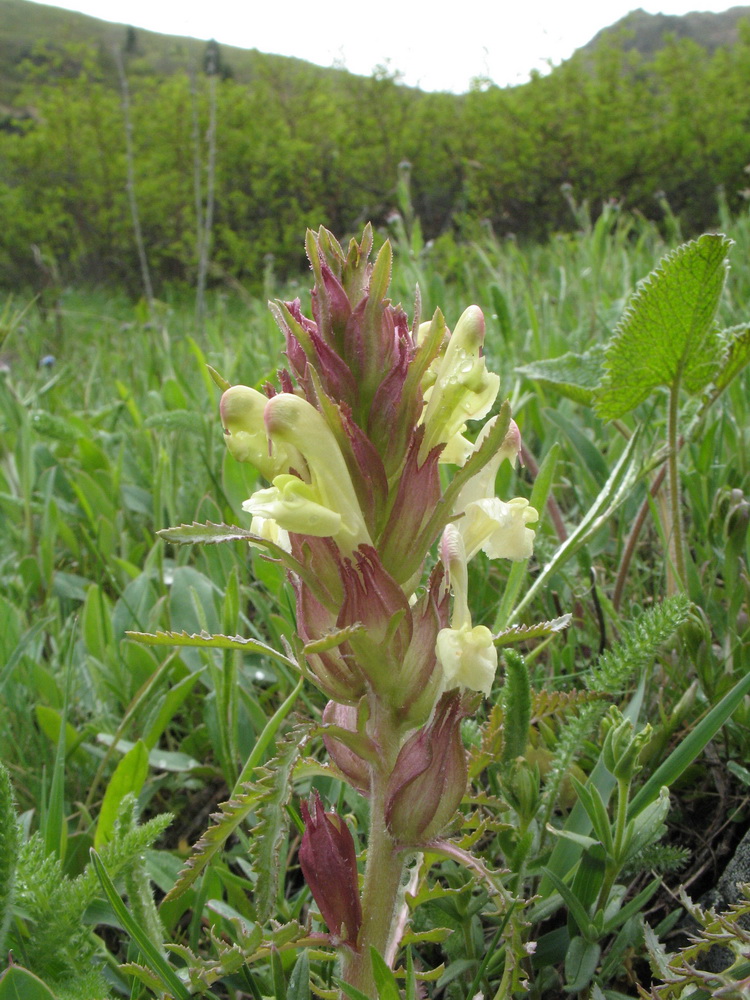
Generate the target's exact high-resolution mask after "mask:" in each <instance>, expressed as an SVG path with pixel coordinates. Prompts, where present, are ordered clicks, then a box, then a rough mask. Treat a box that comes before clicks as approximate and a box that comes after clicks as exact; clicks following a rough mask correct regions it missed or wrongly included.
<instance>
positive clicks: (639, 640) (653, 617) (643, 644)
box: [586, 594, 690, 694]
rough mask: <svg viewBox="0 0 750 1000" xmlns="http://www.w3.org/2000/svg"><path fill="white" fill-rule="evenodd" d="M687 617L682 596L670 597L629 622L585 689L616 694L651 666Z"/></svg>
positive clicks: (587, 678) (603, 657)
mask: <svg viewBox="0 0 750 1000" xmlns="http://www.w3.org/2000/svg"><path fill="white" fill-rule="evenodd" d="M689 614H690V601H689V600H688V599H687V597H685V595H684V594H679V595H677V596H676V597H670V598H667V599H665V600H664V601H662V602H661V604H657V605H655V606H654V607H653V608H651V609H649V610H648V611H646V612H644V614H642V615H641V616H640V618H637V619H636V620H635V621H634V622H632V623H631V624H630V625H629V626H628V628H627V630H626V631H625V632H624V633H623V635H622V637H621V639H620V641H619V642H618V643H617V645H616V646H613V647H612V649H609V650H606V651H605V652H604V653H603V654H602V655H601V656H600V657H599V659H598V660H597V663H596V665H595V666H594V667H593V668H592V670H591V672H590V673H589V674H588V676H587V677H586V687H587V688H588V689H589V690H590V691H593V692H596V693H599V694H618V693H620V692H621V691H622V690H623V688H624V687H625V686H626V685H627V683H628V681H629V679H630V678H631V677H633V675H634V674H636V673H638V672H640V671H641V670H643V668H644V667H646V666H647V665H648V664H649V663H651V662H652V661H653V659H654V657H655V656H656V654H657V653H658V651H659V649H660V648H661V646H663V645H664V643H665V642H666V641H667V640H668V639H670V638H671V637H672V636H673V635H674V633H675V632H676V631H677V629H678V628H679V627H680V625H682V624H683V622H685V621H687V618H688V615H689Z"/></svg>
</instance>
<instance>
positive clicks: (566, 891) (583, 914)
mask: <svg viewBox="0 0 750 1000" xmlns="http://www.w3.org/2000/svg"><path fill="white" fill-rule="evenodd" d="M542 872H543V873H544V876H545V878H548V879H549V880H550V882H552V884H553V886H554V887H555V889H557V891H558V892H559V893H560V895H561V896H562V898H563V902H564V903H565V905H566V906H567V907H568V910H569V912H570V916H571V917H572V918H573V919H574V920H575V922H576V924H578V927H579V929H580V931H581V933H583V934H585V933H587V931H588V930H589V929H591V920H590V918H589V915H588V913H587V911H586V908H585V907H584V905H583V903H581V901H580V900H579V899H578V897H577V896H576V894H575V893H574V892H573V890H572V889H571V888H570V886H569V885H567V884H566V883H565V882H563V880H562V879H561V878H560V876H559V875H558V874H557V873H556V872H553V871H552V870H551V869H550V868H542Z"/></svg>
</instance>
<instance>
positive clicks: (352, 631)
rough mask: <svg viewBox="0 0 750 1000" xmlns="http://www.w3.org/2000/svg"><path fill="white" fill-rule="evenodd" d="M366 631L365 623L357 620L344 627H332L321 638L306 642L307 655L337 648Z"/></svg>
mask: <svg viewBox="0 0 750 1000" xmlns="http://www.w3.org/2000/svg"><path fill="white" fill-rule="evenodd" d="M363 631H364V625H361V624H360V623H359V622H355V623H354V624H353V625H346V626H345V627H344V628H339V629H331V631H330V632H327V633H326V634H325V635H324V636H321V638H320V639H313V640H312V641H311V642H306V643H305V646H304V650H305V655H306V656H311V655H312V654H313V653H325V652H326V651H327V650H329V649H335V648H336V646H340V645H341V643H342V642H347V641H348V640H349V639H351V637H352V636H353V635H358V634H359V633H360V632H363Z"/></svg>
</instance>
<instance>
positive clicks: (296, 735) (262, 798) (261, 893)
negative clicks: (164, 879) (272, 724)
mask: <svg viewBox="0 0 750 1000" xmlns="http://www.w3.org/2000/svg"><path fill="white" fill-rule="evenodd" d="M303 728H304V727H299V728H295V729H294V730H292V731H291V732H290V734H289V736H288V737H287V739H286V740H285V741H284V742H283V743H282V744H281V745H280V748H279V750H278V753H277V756H276V757H275V758H274V759H273V760H271V761H269V762H268V764H266V765H265V766H264V767H263V768H262V770H261V777H260V780H259V781H257V782H245V783H244V784H242V785H241V786H240V787H239V788H236V789H235V790H234V792H233V794H232V797H231V798H230V799H229V800H228V801H227V802H223V803H221V805H220V806H219V809H220V810H221V811H220V812H218V813H214V814H213V815H212V816H211V819H212V820H213V824H212V825H211V826H210V827H209V828H208V830H206V832H205V833H204V834H203V836H202V837H201V839H200V840H199V841H198V843H197V844H196V845H195V847H194V848H193V853H192V855H191V856H190V858H189V859H188V860H187V862H186V863H185V866H184V867H183V869H182V871H181V872H180V874H179V876H178V877H177V881H176V882H175V884H174V885H173V886H172V888H171V889H170V890H169V892H168V893H167V896H166V899H168V900H172V899H178V898H179V897H180V896H182V895H183V893H185V892H186V891H187V890H188V889H189V888H190V887H191V886H192V885H193V883H194V882H195V880H196V879H197V878H198V876H199V875H200V874H201V872H202V871H203V870H204V869H205V868H206V866H207V865H208V864H209V863H210V862H211V860H212V859H213V858H214V857H215V855H216V854H217V853H218V852H219V851H220V850H222V848H223V847H224V844H225V843H226V842H227V840H228V839H229V837H230V836H231V835H232V834H233V833H234V831H235V830H236V829H237V828H238V827H239V826H240V824H241V823H243V822H244V820H245V819H247V817H248V816H249V815H250V814H251V813H259V822H258V824H257V826H256V827H255V830H254V833H253V838H252V841H251V854H252V855H253V857H254V858H255V860H256V862H257V867H256V870H257V873H258V882H257V885H256V892H257V896H256V899H255V902H256V906H258V907H259V910H260V912H263V913H265V914H266V916H267V915H268V912H270V909H271V908H272V906H273V903H274V902H275V886H276V885H277V884H278V875H279V855H280V851H281V844H282V842H283V838H284V836H285V827H284V825H283V824H284V822H285V818H284V809H283V806H284V805H285V804H286V802H288V801H289V796H290V795H291V784H290V775H291V772H292V769H293V767H294V764H295V763H296V761H297V758H298V757H299V756H300V754H301V753H302V752H303V749H304V739H303V738H302V729H303ZM263 919H265V917H264V918H263Z"/></svg>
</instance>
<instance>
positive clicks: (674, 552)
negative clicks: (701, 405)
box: [667, 377, 685, 593]
mask: <svg viewBox="0 0 750 1000" xmlns="http://www.w3.org/2000/svg"><path fill="white" fill-rule="evenodd" d="M679 393H680V380H679V377H677V378H676V379H675V381H674V382H673V383H672V386H671V387H670V390H669V419H668V425H667V445H668V448H669V451H668V455H667V476H668V482H669V513H670V520H671V522H672V523H671V525H669V529H670V530H669V555H670V561H671V565H672V569H673V573H674V576H676V580H672V586H671V587H668V588H667V589H668V592H671V593H674V592H676V591H677V590H683V591H684V590H685V534H684V532H683V530H682V512H681V510H680V474H679V469H678V465H677V456H678V452H679V444H678V440H677V437H678V435H677V421H678V417H679ZM670 576H671V574H670Z"/></svg>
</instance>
